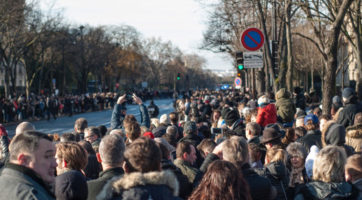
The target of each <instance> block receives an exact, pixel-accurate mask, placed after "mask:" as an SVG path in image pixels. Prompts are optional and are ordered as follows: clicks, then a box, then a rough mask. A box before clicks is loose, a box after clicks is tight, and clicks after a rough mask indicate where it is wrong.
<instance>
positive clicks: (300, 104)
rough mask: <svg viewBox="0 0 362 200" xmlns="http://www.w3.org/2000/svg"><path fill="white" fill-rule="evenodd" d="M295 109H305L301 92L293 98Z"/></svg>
mask: <svg viewBox="0 0 362 200" xmlns="http://www.w3.org/2000/svg"><path fill="white" fill-rule="evenodd" d="M295 107H297V108H300V109H302V110H304V109H305V96H304V94H303V92H300V93H298V94H297V96H296V97H295Z"/></svg>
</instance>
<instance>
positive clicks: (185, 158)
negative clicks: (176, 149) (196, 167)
mask: <svg viewBox="0 0 362 200" xmlns="http://www.w3.org/2000/svg"><path fill="white" fill-rule="evenodd" d="M187 158H188V154H187V153H186V152H185V153H183V154H182V159H183V160H187Z"/></svg>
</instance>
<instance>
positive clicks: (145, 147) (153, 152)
mask: <svg viewBox="0 0 362 200" xmlns="http://www.w3.org/2000/svg"><path fill="white" fill-rule="evenodd" d="M124 159H125V162H124V165H123V168H124V171H125V172H126V173H132V172H141V173H146V172H152V171H160V169H161V151H160V149H159V148H158V146H157V144H156V142H155V141H153V140H151V139H149V138H145V137H140V138H137V139H136V140H135V141H133V142H132V143H131V144H130V145H129V146H127V148H126V151H125V153H124Z"/></svg>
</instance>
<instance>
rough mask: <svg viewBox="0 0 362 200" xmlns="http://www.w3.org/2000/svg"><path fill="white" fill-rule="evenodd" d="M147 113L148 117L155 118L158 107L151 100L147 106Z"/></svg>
mask: <svg viewBox="0 0 362 200" xmlns="http://www.w3.org/2000/svg"><path fill="white" fill-rule="evenodd" d="M147 111H148V115H149V116H150V118H157V116H158V113H159V109H158V106H157V105H156V104H155V103H154V102H153V100H151V102H150V105H149V106H147Z"/></svg>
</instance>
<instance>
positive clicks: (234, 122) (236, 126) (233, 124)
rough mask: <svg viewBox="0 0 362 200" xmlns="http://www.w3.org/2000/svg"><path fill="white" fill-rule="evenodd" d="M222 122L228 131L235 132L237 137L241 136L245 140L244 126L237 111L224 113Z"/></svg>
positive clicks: (232, 110)
mask: <svg viewBox="0 0 362 200" xmlns="http://www.w3.org/2000/svg"><path fill="white" fill-rule="evenodd" d="M224 120H225V124H226V126H227V127H228V128H229V129H230V130H232V131H235V132H236V134H237V135H238V136H243V137H244V138H245V126H244V124H243V120H242V119H241V118H240V116H239V113H238V111H237V110H235V109H231V110H227V111H225V117H224Z"/></svg>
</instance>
